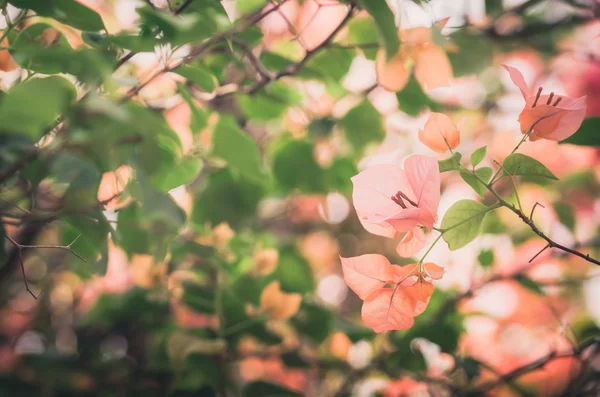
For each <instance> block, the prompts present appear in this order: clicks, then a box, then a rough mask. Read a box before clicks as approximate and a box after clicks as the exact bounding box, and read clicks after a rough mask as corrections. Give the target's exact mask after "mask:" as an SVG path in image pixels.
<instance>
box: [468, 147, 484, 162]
mask: <svg viewBox="0 0 600 397" xmlns="http://www.w3.org/2000/svg"><path fill="white" fill-rule="evenodd" d="M486 152H487V146H483V147H480V148H479V149H477V150H475V151H474V152H473V153H471V157H469V161H470V162H471V165H472V166H473V167H477V166H478V165H479V163H481V161H482V160H483V159H484V158H485V154H486Z"/></svg>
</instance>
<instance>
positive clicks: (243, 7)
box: [236, 0, 267, 15]
mask: <svg viewBox="0 0 600 397" xmlns="http://www.w3.org/2000/svg"><path fill="white" fill-rule="evenodd" d="M265 4H267V1H266V0H237V1H236V5H237V11H239V12H240V14H241V15H245V14H249V13H251V12H253V11H256V10H258V9H259V8H262V7H264V6H265Z"/></svg>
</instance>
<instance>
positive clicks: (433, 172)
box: [404, 154, 440, 230]
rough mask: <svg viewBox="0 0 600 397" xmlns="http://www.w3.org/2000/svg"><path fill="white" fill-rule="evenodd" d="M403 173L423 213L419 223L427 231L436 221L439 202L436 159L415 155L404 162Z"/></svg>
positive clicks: (438, 171) (438, 179)
mask: <svg viewBox="0 0 600 397" xmlns="http://www.w3.org/2000/svg"><path fill="white" fill-rule="evenodd" d="M404 172H405V173H406V177H407V178H408V182H409V183H410V186H411V187H412V191H413V192H415V195H416V199H417V204H418V205H419V208H420V209H422V210H423V211H424V212H423V213H422V214H421V218H420V223H421V224H422V225H423V226H425V227H426V228H427V229H428V230H431V228H432V227H433V224H434V223H435V222H436V221H437V218H438V216H437V211H438V204H439V202H440V170H439V165H438V162H437V160H436V159H434V158H432V157H427V156H423V155H420V154H415V155H412V156H410V157H409V158H408V159H406V161H405V162H404Z"/></svg>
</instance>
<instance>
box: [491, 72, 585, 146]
mask: <svg viewBox="0 0 600 397" xmlns="http://www.w3.org/2000/svg"><path fill="white" fill-rule="evenodd" d="M502 66H503V67H504V68H505V69H506V70H507V71H508V73H509V74H510V78H511V79H512V81H513V83H515V85H516V86H517V87H519V89H520V90H521V94H523V99H525V108H524V109H523V111H522V112H521V114H520V115H519V123H520V124H521V132H522V133H523V134H525V133H527V132H528V131H529V130H531V129H533V132H531V134H530V135H529V139H530V140H532V141H535V140H538V139H542V138H544V139H548V140H551V141H562V140H563V139H567V138H568V137H570V136H571V135H573V134H574V133H575V132H576V131H577V129H579V126H580V125H581V123H582V122H583V119H584V117H585V113H586V106H587V105H586V100H587V97H585V96H583V97H581V98H569V97H566V96H559V95H554V92H551V93H550V95H545V94H544V95H541V93H542V87H540V88H539V89H538V91H537V93H536V94H532V93H531V91H530V89H529V87H528V86H527V83H526V82H525V79H524V78H523V75H522V74H521V72H520V71H519V70H517V69H516V68H513V67H511V66H507V65H502Z"/></svg>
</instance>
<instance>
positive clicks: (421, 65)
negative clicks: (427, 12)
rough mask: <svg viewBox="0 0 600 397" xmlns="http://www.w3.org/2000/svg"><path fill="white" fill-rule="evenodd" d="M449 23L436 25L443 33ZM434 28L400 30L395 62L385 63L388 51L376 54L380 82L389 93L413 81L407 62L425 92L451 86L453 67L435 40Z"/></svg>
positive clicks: (439, 22) (443, 22)
mask: <svg viewBox="0 0 600 397" xmlns="http://www.w3.org/2000/svg"><path fill="white" fill-rule="evenodd" d="M447 22H448V19H447V18H446V19H443V20H440V21H438V22H436V28H437V29H439V30H441V29H443V27H444V26H445V25H446V23H447ZM432 32H433V29H432V28H425V27H417V28H412V29H406V30H401V31H399V32H398V36H399V38H400V41H401V42H402V45H401V46H400V51H398V53H397V54H396V55H394V57H392V59H389V60H388V59H386V54H385V51H383V50H380V51H379V53H378V54H377V59H376V69H377V82H378V83H379V84H380V85H381V86H382V87H384V88H385V89H387V90H389V91H400V90H401V89H403V88H404V86H405V85H406V83H407V82H408V80H409V78H410V69H409V68H408V67H407V61H409V60H410V61H411V62H412V64H413V65H414V69H415V77H416V79H417V80H418V81H419V84H421V86H422V87H423V88H424V89H434V88H438V87H443V86H447V85H449V83H450V81H451V80H452V66H451V65H450V60H449V59H448V55H447V54H446V51H445V50H444V49H443V48H442V47H440V46H439V45H438V44H437V43H436V42H435V41H434V39H433V35H432Z"/></svg>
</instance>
